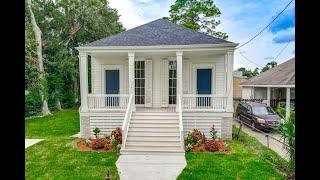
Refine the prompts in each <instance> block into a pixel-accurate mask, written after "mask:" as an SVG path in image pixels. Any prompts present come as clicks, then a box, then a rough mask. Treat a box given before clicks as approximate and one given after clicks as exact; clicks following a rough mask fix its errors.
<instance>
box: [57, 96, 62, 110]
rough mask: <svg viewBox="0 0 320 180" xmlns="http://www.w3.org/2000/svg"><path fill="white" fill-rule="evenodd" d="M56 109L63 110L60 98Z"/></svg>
mask: <svg viewBox="0 0 320 180" xmlns="http://www.w3.org/2000/svg"><path fill="white" fill-rule="evenodd" d="M56 109H57V110H58V111H62V107H61V103H60V99H57V101H56Z"/></svg>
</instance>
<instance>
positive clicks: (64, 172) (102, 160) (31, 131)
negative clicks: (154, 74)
mask: <svg viewBox="0 0 320 180" xmlns="http://www.w3.org/2000/svg"><path fill="white" fill-rule="evenodd" d="M77 132H79V115H78V110H77V109H69V110H64V111H62V112H57V113H54V115H52V116H49V117H43V118H32V119H27V120H26V137H27V138H44V139H45V141H42V142H40V143H38V144H36V145H33V146H31V147H29V148H28V149H26V179H103V178H104V177H105V175H106V172H107V170H110V171H111V175H112V179H119V176H118V172H117V168H116V166H115V162H116V160H117V159H118V156H119V153H105V152H100V153H99V152H79V151H77V150H76V148H75V147H74V143H73V142H74V141H75V140H76V138H71V137H70V136H71V135H73V134H75V133H77ZM241 135H242V136H241V137H242V139H243V140H242V141H236V140H233V141H230V142H229V144H230V146H231V148H232V150H233V151H232V153H230V154H227V153H186V159H187V163H188V165H187V167H186V168H185V169H184V170H183V172H182V173H181V174H180V176H179V177H178V179H285V177H284V176H283V175H281V173H279V172H278V171H277V170H276V167H278V166H285V161H284V160H283V159H282V158H280V157H279V156H278V155H277V154H276V153H274V152H273V151H271V150H270V149H268V148H266V147H264V146H263V145H261V144H260V143H259V142H258V141H257V140H256V139H255V138H252V137H250V136H248V135H246V134H244V133H241Z"/></svg>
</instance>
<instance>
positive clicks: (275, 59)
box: [274, 40, 291, 61]
mask: <svg viewBox="0 0 320 180" xmlns="http://www.w3.org/2000/svg"><path fill="white" fill-rule="evenodd" d="M290 43H291V40H290V41H289V42H288V43H287V44H286V45H285V46H284V47H283V48H282V49H281V50H280V52H279V53H278V54H277V56H276V58H274V61H277V59H278V57H279V56H280V54H281V53H282V52H283V51H284V50H285V49H286V48H287V47H288V45H289V44H290Z"/></svg>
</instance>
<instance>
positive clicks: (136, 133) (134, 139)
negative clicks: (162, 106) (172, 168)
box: [121, 112, 184, 155]
mask: <svg viewBox="0 0 320 180" xmlns="http://www.w3.org/2000/svg"><path fill="white" fill-rule="evenodd" d="M121 154H144V155H148V154H163V155H184V150H183V149H182V148H181V146H180V133H179V117H178V113H175V112H133V113H132V116H131V120H130V125H129V131H128V136H127V142H126V145H125V149H124V150H121Z"/></svg>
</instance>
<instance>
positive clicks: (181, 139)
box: [177, 94, 184, 150]
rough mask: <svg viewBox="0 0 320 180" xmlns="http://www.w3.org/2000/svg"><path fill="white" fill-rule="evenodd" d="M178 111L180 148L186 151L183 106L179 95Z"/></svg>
mask: <svg viewBox="0 0 320 180" xmlns="http://www.w3.org/2000/svg"><path fill="white" fill-rule="evenodd" d="M177 106H178V107H177V111H178V113H179V130H180V146H181V148H182V149H183V150H184V139H183V124H182V104H181V95H180V94H178V104H177Z"/></svg>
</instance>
